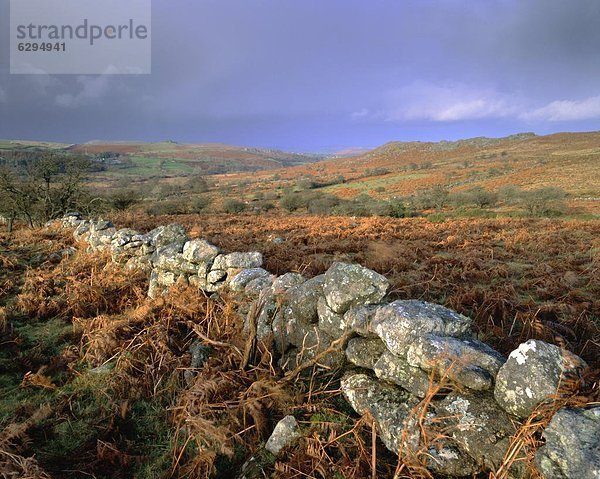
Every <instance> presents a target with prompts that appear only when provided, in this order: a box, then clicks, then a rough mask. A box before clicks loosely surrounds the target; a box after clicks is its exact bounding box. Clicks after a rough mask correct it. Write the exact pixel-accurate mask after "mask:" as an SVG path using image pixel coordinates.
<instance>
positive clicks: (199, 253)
mask: <svg viewBox="0 0 600 479" xmlns="http://www.w3.org/2000/svg"><path fill="white" fill-rule="evenodd" d="M219 252H220V251H219V248H217V247H216V246H214V245H212V244H210V243H209V242H208V241H205V240H203V239H194V240H190V241H188V242H186V243H185V244H184V245H183V258H184V259H185V260H186V261H189V262H190V263H197V264H199V263H210V264H212V262H213V261H214V260H215V258H216V257H217V256H218V255H219Z"/></svg>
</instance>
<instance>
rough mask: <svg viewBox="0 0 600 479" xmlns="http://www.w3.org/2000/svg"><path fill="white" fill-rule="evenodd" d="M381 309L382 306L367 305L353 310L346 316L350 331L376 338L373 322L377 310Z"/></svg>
mask: <svg viewBox="0 0 600 479" xmlns="http://www.w3.org/2000/svg"><path fill="white" fill-rule="evenodd" d="M380 307H382V306H374V305H367V306H357V307H356V308H351V309H349V310H348V311H347V312H346V313H345V314H344V323H345V324H346V325H347V326H348V329H350V330H352V331H354V332H355V333H357V334H360V335H361V336H364V337H372V336H376V334H375V331H374V330H373V328H372V322H373V319H374V317H375V313H376V312H377V309H379V308H380Z"/></svg>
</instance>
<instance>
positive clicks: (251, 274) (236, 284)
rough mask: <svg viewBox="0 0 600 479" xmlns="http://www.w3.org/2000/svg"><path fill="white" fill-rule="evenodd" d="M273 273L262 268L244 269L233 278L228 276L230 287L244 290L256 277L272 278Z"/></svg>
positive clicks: (237, 290) (233, 289) (232, 289)
mask: <svg viewBox="0 0 600 479" xmlns="http://www.w3.org/2000/svg"><path fill="white" fill-rule="evenodd" d="M272 277H273V275H271V273H269V272H268V271H266V270H264V269H262V268H249V269H243V270H241V271H240V272H239V273H238V274H236V275H235V276H233V277H232V278H228V283H229V289H230V290H231V291H235V292H241V291H244V290H245V288H246V286H247V285H248V283H250V282H251V281H253V280H256V279H261V278H263V279H265V278H268V279H269V280H271V278H272Z"/></svg>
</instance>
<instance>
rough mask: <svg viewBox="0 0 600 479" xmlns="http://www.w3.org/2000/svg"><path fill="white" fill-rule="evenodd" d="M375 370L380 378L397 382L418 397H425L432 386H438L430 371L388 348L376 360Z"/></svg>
mask: <svg viewBox="0 0 600 479" xmlns="http://www.w3.org/2000/svg"><path fill="white" fill-rule="evenodd" d="M373 370H374V371H375V374H376V375H377V377H378V378H379V379H382V380H384V381H389V382H392V383H394V384H397V385H398V386H400V387H402V388H404V389H406V390H407V391H409V392H410V393H412V394H414V395H415V396H416V397H420V398H423V397H425V396H426V395H427V394H428V393H429V391H431V389H432V387H435V386H437V383H436V382H435V381H433V380H432V378H430V374H429V373H426V372H425V371H423V370H422V369H419V368H417V367H414V366H411V365H410V364H408V362H407V361H406V359H404V358H401V357H400V356H396V355H395V354H393V353H391V352H389V351H387V350H386V351H385V352H384V353H383V354H382V355H381V356H380V357H379V358H378V360H377V361H376V362H375V364H374V365H373Z"/></svg>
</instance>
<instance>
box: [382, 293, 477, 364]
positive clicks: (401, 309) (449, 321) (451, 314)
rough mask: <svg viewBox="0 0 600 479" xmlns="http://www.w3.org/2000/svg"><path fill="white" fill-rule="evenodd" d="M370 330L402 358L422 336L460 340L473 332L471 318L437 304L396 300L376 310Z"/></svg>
mask: <svg viewBox="0 0 600 479" xmlns="http://www.w3.org/2000/svg"><path fill="white" fill-rule="evenodd" d="M371 328H372V329H373V330H374V331H375V333H376V334H377V335H378V336H379V337H380V338H381V339H382V340H383V341H384V342H385V343H386V346H387V348H388V349H389V350H390V351H391V352H393V353H394V354H397V355H399V356H404V355H406V353H407V351H408V348H409V347H410V346H411V344H412V343H413V342H414V341H415V340H416V338H418V337H420V336H424V335H426V334H428V333H437V334H439V335H440V336H454V337H461V336H465V335H467V334H469V333H470V331H471V319H470V318H467V317H466V316H463V315H462V314H459V313H457V312H456V311H452V310H451V309H448V308H445V307H444V306H440V305H437V304H432V303H426V302H424V301H419V300H406V301H402V300H399V301H394V302H393V303H390V304H388V305H385V306H381V307H379V308H377V311H376V313H375V317H374V318H373V320H372V324H371Z"/></svg>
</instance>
